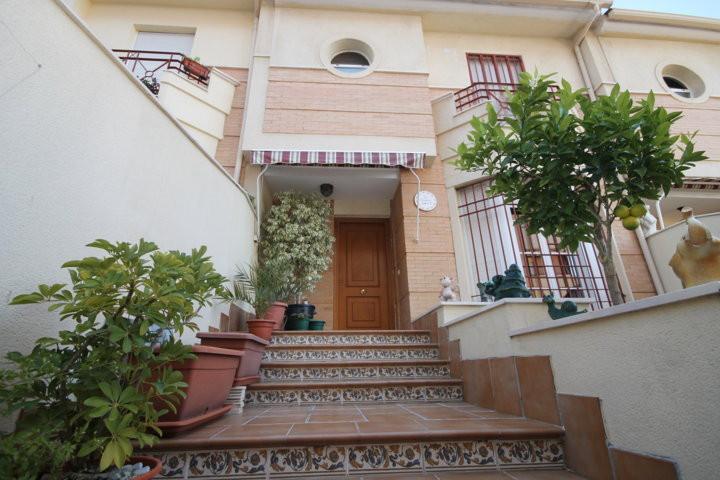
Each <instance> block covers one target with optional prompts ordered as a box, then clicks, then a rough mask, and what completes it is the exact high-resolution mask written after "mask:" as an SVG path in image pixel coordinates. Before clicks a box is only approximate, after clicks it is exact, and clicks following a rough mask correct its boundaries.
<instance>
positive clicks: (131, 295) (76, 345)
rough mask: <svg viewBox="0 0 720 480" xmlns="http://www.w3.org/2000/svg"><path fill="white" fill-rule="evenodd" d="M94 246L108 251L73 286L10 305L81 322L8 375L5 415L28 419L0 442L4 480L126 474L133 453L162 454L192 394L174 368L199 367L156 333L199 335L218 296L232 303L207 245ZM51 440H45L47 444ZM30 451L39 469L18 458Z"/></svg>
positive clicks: (70, 265) (1, 374)
mask: <svg viewBox="0 0 720 480" xmlns="http://www.w3.org/2000/svg"><path fill="white" fill-rule="evenodd" d="M88 246H90V247H95V248H98V249H100V250H102V251H104V252H105V253H106V256H105V257H87V258H84V259H82V260H76V261H70V262H67V263H65V264H64V265H63V267H64V268H67V269H68V273H69V275H70V280H71V283H72V285H71V286H70V287H69V288H66V285H64V284H55V285H40V286H39V287H38V290H37V291H36V292H33V293H29V294H24V295H19V296H17V297H15V298H14V299H13V300H12V302H11V304H14V305H22V304H31V303H41V302H49V303H50V304H51V305H50V307H49V310H50V311H57V312H58V313H59V316H60V319H61V320H68V321H72V322H73V323H74V325H73V328H72V329H71V330H62V331H60V333H59V334H58V337H57V338H50V337H48V338H41V339H39V340H37V342H36V344H35V347H34V349H33V350H32V352H31V353H29V354H27V355H23V354H21V353H19V352H11V353H9V354H8V355H7V359H8V360H9V361H10V362H11V363H12V364H13V368H10V369H6V370H2V371H0V413H2V415H8V416H9V415H11V414H13V413H20V418H19V420H18V422H17V425H16V431H15V432H14V433H12V434H10V435H7V436H5V437H3V438H2V439H1V441H0V449H2V451H0V457H2V459H3V460H2V462H0V475H1V476H2V477H3V478H36V477H37V476H39V475H38V474H40V473H47V474H50V475H51V477H52V478H55V477H58V476H60V475H61V469H62V468H63V466H69V467H70V469H71V471H76V472H77V471H81V470H85V469H92V468H99V469H100V470H105V469H107V468H108V467H109V466H111V465H116V466H122V465H123V464H124V462H125V460H126V459H127V458H128V457H129V456H130V455H131V454H132V452H133V443H132V442H137V444H138V445H140V446H141V447H144V446H148V445H153V444H154V443H155V441H156V440H157V438H158V436H159V435H161V433H162V432H161V431H160V429H158V427H157V422H158V419H159V418H160V417H161V416H162V415H163V414H164V413H166V412H167V411H169V410H172V411H174V410H175V405H176V403H177V402H178V401H179V399H180V398H181V397H183V396H184V395H185V393H184V392H183V388H184V387H186V386H187V384H186V383H184V382H183V377H182V373H181V372H179V371H175V370H173V369H172V368H171V364H172V362H176V361H183V360H187V359H189V358H192V354H191V349H190V347H188V346H184V345H182V344H181V343H180V342H179V341H178V340H175V339H171V340H170V341H168V342H166V343H163V344H161V345H159V346H158V345H157V343H158V336H159V333H158V331H157V328H169V329H171V330H173V331H175V332H178V333H179V334H182V332H183V330H184V329H191V330H196V329H197V326H196V324H195V323H194V322H193V319H194V318H195V317H196V316H197V314H198V311H199V309H200V308H202V307H204V306H206V305H208V304H209V303H210V301H211V299H212V298H216V297H220V298H228V295H229V294H228V292H227V289H226V288H225V286H224V283H225V281H226V280H225V279H224V278H223V277H222V276H221V275H220V274H218V273H217V272H215V270H214V268H213V265H212V263H211V262H210V259H209V257H207V256H206V249H205V247H201V248H200V249H197V250H193V251H192V252H191V253H190V254H185V253H181V252H177V251H172V252H160V251H158V249H157V246H156V245H155V244H154V243H151V242H146V241H144V240H140V241H139V242H138V243H137V244H129V243H124V242H122V243H115V244H113V243H110V242H108V241H106V240H96V241H94V242H92V243H90V244H89V245H88ZM39 438H42V441H41V440H39ZM18 448H21V449H26V450H28V451H30V452H33V458H32V460H33V462H26V461H24V460H23V456H22V455H20V456H18V455H16V454H13V451H14V450H16V449H18Z"/></svg>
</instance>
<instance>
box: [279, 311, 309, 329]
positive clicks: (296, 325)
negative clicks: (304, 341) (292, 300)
mask: <svg viewBox="0 0 720 480" xmlns="http://www.w3.org/2000/svg"><path fill="white" fill-rule="evenodd" d="M309 328H310V319H309V318H307V317H304V316H303V315H301V314H296V315H292V316H290V317H288V319H287V321H286V322H285V330H288V331H294V330H308V329H309Z"/></svg>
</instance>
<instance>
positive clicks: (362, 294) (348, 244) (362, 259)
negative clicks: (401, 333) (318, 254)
mask: <svg viewBox="0 0 720 480" xmlns="http://www.w3.org/2000/svg"><path fill="white" fill-rule="evenodd" d="M335 237H336V250H335V252H336V255H335V261H336V262H337V263H336V264H335V265H336V269H337V270H336V283H335V312H336V315H335V317H336V318H337V319H338V321H337V328H338V329H340V330H342V329H357V330H385V329H389V328H392V325H393V324H394V321H392V320H391V310H392V309H391V308H390V291H391V290H390V282H389V281H388V270H389V269H388V251H389V248H388V238H389V237H388V225H387V221H385V220H336V223H335Z"/></svg>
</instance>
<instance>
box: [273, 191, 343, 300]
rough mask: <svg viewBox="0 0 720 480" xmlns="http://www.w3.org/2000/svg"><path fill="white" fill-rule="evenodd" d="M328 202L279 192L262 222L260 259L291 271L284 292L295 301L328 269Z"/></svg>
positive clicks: (329, 251) (318, 196)
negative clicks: (279, 263)
mask: <svg viewBox="0 0 720 480" xmlns="http://www.w3.org/2000/svg"><path fill="white" fill-rule="evenodd" d="M331 215H332V208H331V206H330V202H329V201H327V200H325V199H324V198H323V197H321V196H320V195H317V194H306V193H299V192H281V193H278V194H276V195H275V197H274V198H273V205H272V207H271V208H270V210H269V211H268V213H267V215H266V216H265V219H264V220H263V223H262V228H261V232H260V258H261V259H262V260H263V261H265V262H268V261H274V260H277V261H281V262H286V264H287V265H288V266H289V268H290V269H291V272H290V275H288V283H289V285H288V288H287V291H288V292H290V293H291V295H292V296H294V297H295V300H296V301H297V302H300V298H301V296H302V295H303V294H305V293H309V292H311V291H313V290H314V288H315V284H316V283H317V282H318V281H319V280H320V278H322V275H323V273H325V271H326V270H327V269H328V268H329V267H330V262H331V261H332V258H331V255H332V246H333V242H334V241H335V237H334V236H333V234H332V229H331V228H330V223H329V222H330V216H331Z"/></svg>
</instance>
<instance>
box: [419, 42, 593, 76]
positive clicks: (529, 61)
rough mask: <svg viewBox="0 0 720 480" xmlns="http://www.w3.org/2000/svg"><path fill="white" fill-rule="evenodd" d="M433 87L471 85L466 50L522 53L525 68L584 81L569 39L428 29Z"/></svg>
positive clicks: (429, 64)
mask: <svg viewBox="0 0 720 480" xmlns="http://www.w3.org/2000/svg"><path fill="white" fill-rule="evenodd" d="M425 44H426V48H427V61H428V69H429V72H430V78H429V79H428V83H429V84H430V86H431V87H437V88H450V89H461V88H465V87H467V86H469V85H470V73H469V72H468V64H467V58H466V57H465V54H466V53H493V54H499V55H521V56H522V59H523V64H524V65H525V70H527V71H529V72H532V71H534V70H535V69H536V68H537V70H538V71H539V72H541V73H553V72H555V73H557V74H558V79H559V78H565V79H567V80H568V81H569V82H570V83H572V84H573V85H574V86H575V87H576V88H580V87H582V86H584V85H583V81H582V76H581V74H580V69H579V68H578V64H577V60H576V59H575V55H574V53H573V50H572V44H571V43H570V41H569V40H564V39H560V38H540V37H532V38H531V37H515V36H508V35H479V34H460V33H457V32H425Z"/></svg>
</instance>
